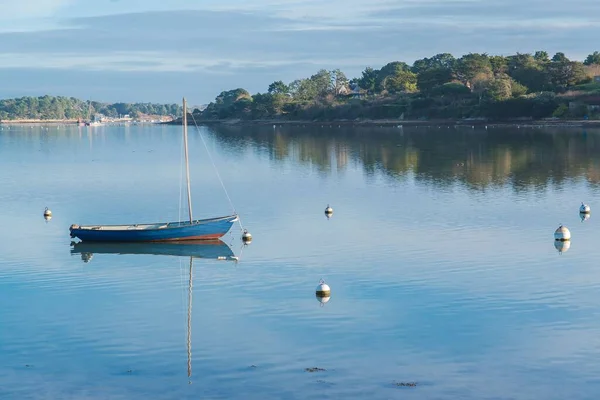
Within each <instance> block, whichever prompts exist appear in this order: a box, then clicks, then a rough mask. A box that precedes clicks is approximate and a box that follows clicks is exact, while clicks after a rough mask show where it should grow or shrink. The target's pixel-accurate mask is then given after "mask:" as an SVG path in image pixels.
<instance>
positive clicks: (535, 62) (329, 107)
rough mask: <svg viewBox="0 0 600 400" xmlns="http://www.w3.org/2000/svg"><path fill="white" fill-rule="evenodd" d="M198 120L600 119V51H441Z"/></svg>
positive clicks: (225, 107)
mask: <svg viewBox="0 0 600 400" xmlns="http://www.w3.org/2000/svg"><path fill="white" fill-rule="evenodd" d="M193 114H194V119H195V120H202V121H204V122H205V123H208V122H210V121H213V122H216V121H231V120H240V121H258V120H269V121H271V120H274V121H277V120H280V121H282V122H283V121H334V120H335V121H344V120H346V121H348V120H354V121H356V120H383V119H389V120H412V121H418V120H433V119H444V120H448V119H450V120H457V119H465V118H468V119H494V120H502V119H515V118H530V119H542V118H556V119H588V120H595V119H600V53H599V52H597V51H596V52H594V53H592V54H590V55H589V56H587V58H586V59H585V60H584V61H574V60H570V59H568V58H567V57H566V56H565V54H564V53H560V52H559V53H556V54H554V55H553V56H552V57H550V55H549V54H548V53H547V52H545V51H537V52H535V53H533V54H521V53H518V54H515V55H511V56H498V55H488V54H479V53H469V54H466V55H463V56H462V57H460V58H455V57H454V56H453V55H452V54H449V53H442V54H437V55H434V56H432V57H431V58H423V59H419V60H417V61H415V62H414V63H413V64H412V65H408V64H407V63H405V62H402V61H394V62H390V63H388V64H386V65H384V66H383V67H382V68H380V69H374V68H371V67H367V68H365V69H364V71H362V74H361V76H360V77H356V78H352V79H349V78H348V77H346V75H345V74H344V73H343V72H342V71H341V70H339V69H336V70H333V71H328V70H325V69H322V70H320V71H318V72H317V73H315V74H314V75H312V76H310V77H309V78H305V79H298V80H295V81H292V82H290V83H287V84H286V83H284V82H282V81H275V82H273V83H272V84H270V85H269V87H268V89H267V90H266V92H263V93H256V94H254V95H251V94H250V93H249V92H248V91H247V90H245V89H242V88H237V89H233V90H228V91H224V92H221V93H220V94H219V95H218V96H217V97H216V99H215V100H214V101H213V102H211V103H210V104H209V105H208V106H207V108H206V109H204V110H202V111H201V110H198V109H196V110H194V111H193Z"/></svg>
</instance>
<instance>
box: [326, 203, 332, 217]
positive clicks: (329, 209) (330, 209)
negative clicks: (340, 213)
mask: <svg viewBox="0 0 600 400" xmlns="http://www.w3.org/2000/svg"><path fill="white" fill-rule="evenodd" d="M325 214H329V215H331V214H333V208H331V207H330V206H329V204H327V207H325Z"/></svg>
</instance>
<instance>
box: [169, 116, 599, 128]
mask: <svg viewBox="0 0 600 400" xmlns="http://www.w3.org/2000/svg"><path fill="white" fill-rule="evenodd" d="M163 124H166V125H181V124H182V122H181V120H179V119H178V120H173V121H170V122H165V123H163ZM196 124H197V125H199V126H200V125H204V126H215V125H222V126H268V125H272V126H273V127H275V126H278V127H283V126H309V127H322V128H333V127H334V125H337V127H342V126H344V127H419V126H422V127H431V126H442V125H446V126H464V127H469V126H472V127H475V126H479V127H480V126H485V127H514V126H527V127H571V128H577V127H600V120H561V119H510V120H486V119H439V120H401V119H382V120H330V121H302V120H275V119H273V120H241V119H223V120H201V121H197V122H196ZM188 125H194V122H193V121H190V120H189V118H188Z"/></svg>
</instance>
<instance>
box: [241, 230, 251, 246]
mask: <svg viewBox="0 0 600 400" xmlns="http://www.w3.org/2000/svg"><path fill="white" fill-rule="evenodd" d="M242 241H243V242H244V243H250V242H251V241H252V235H251V234H250V232H248V229H244V233H242Z"/></svg>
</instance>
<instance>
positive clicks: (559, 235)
mask: <svg viewBox="0 0 600 400" xmlns="http://www.w3.org/2000/svg"><path fill="white" fill-rule="evenodd" d="M554 240H559V241H561V242H564V241H567V240H571V232H570V231H569V230H568V229H567V227H565V226H562V225H561V226H559V227H558V229H557V230H556V231H554Z"/></svg>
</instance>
